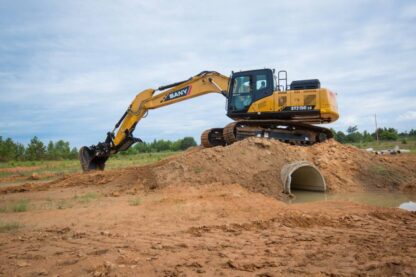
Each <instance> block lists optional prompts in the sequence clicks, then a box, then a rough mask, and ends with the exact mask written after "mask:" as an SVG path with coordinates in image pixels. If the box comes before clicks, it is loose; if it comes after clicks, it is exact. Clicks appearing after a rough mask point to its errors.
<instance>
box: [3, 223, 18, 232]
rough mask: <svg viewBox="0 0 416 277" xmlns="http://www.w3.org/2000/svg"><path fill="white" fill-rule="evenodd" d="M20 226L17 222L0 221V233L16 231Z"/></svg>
mask: <svg viewBox="0 0 416 277" xmlns="http://www.w3.org/2000/svg"><path fill="white" fill-rule="evenodd" d="M20 227H22V225H20V224H19V223H17V222H9V223H5V222H0V233H6V232H11V231H16V230H17V229H19V228H20Z"/></svg>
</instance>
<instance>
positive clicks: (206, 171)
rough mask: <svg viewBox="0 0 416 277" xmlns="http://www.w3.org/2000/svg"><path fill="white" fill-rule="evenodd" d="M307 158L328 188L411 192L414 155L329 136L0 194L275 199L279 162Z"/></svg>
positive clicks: (221, 150)
mask: <svg viewBox="0 0 416 277" xmlns="http://www.w3.org/2000/svg"><path fill="white" fill-rule="evenodd" d="M297 161H307V162H309V163H310V164H313V165H315V166H316V168H318V169H319V170H320V172H321V173H322V176H323V177H324V179H325V181H326V186H327V189H328V190H329V191H330V192H342V191H363V190H364V191H365V190H375V189H385V190H408V191H415V190H416V185H415V184H416V157H415V156H414V155H411V154H409V155H406V154H402V155H398V156H377V155H374V154H372V153H368V152H366V151H363V150H360V149H358V148H356V147H353V146H347V145H343V144H340V143H338V142H336V141H334V140H328V141H326V142H324V143H320V144H316V145H313V146H310V147H303V146H292V145H288V144H285V143H281V142H279V141H275V140H266V139H260V138H249V139H246V140H243V141H240V142H237V143H234V144H232V145H230V146H227V147H214V148H208V149H202V148H193V149H192V150H190V151H186V152H184V153H182V154H180V155H177V156H173V157H171V158H168V159H166V160H163V161H160V162H158V163H156V164H152V165H147V166H141V167H131V168H126V169H121V170H113V171H106V172H94V173H89V174H76V175H71V176H65V177H64V178H62V179H60V180H56V181H53V182H51V183H49V184H47V185H45V184H40V185H36V184H29V185H28V186H26V187H25V186H19V187H18V188H17V187H16V188H13V187H9V188H4V189H3V190H2V191H3V192H11V191H26V190H36V189H44V188H46V187H51V186H52V187H54V186H56V187H67V186H78V185H82V186H88V185H94V186H97V185H99V186H101V185H108V186H106V187H108V190H109V193H122V192H132V193H134V192H135V191H137V190H142V189H145V190H154V189H158V188H163V187H166V186H168V185H175V184H189V185H193V186H194V185H201V184H210V183H222V184H233V183H238V184H240V185H242V186H243V187H245V188H247V189H249V190H250V191H254V192H261V193H263V194H266V195H270V196H273V197H276V198H279V199H281V198H283V197H286V194H283V184H282V181H281V169H282V167H283V166H285V165H287V164H289V163H293V162H297Z"/></svg>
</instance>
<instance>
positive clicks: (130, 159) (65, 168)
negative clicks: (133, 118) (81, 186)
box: [0, 151, 180, 179]
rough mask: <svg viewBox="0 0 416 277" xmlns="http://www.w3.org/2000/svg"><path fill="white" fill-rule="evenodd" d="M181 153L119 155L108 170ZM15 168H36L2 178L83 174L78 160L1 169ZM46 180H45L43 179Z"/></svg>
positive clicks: (21, 163)
mask: <svg viewBox="0 0 416 277" xmlns="http://www.w3.org/2000/svg"><path fill="white" fill-rule="evenodd" d="M178 153H180V152H169V151H168V152H156V153H139V154H135V155H121V154H117V155H114V156H111V158H110V159H109V160H108V161H107V163H106V169H116V168H124V167H128V166H137V165H146V164H151V163H154V162H157V161H160V160H163V159H165V158H167V157H170V156H172V155H175V154H178ZM14 167H35V168H33V169H28V170H24V171H19V172H7V171H3V172H0V178H4V177H8V176H16V175H19V176H26V177H30V176H31V175H32V174H33V173H36V174H38V175H40V176H44V175H47V174H53V175H59V174H65V173H66V174H68V173H74V172H81V166H80V163H79V161H78V160H77V159H75V160H60V161H11V162H0V168H14ZM41 179H45V178H43V177H42V178H41Z"/></svg>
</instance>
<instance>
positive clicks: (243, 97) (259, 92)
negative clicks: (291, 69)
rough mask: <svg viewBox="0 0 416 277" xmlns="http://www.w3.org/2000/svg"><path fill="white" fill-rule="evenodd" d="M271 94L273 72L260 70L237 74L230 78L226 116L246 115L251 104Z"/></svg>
mask: <svg viewBox="0 0 416 277" xmlns="http://www.w3.org/2000/svg"><path fill="white" fill-rule="evenodd" d="M272 94H273V72H272V71H271V70H270V69H260V70H251V71H244V72H238V73H235V74H233V76H232V78H231V85H230V94H229V99H228V114H229V115H232V114H243V113H247V111H248V109H249V108H250V106H251V104H252V103H254V102H255V101H257V100H260V99H262V98H264V97H267V96H270V95H272Z"/></svg>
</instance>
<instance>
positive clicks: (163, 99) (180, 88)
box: [79, 71, 229, 171]
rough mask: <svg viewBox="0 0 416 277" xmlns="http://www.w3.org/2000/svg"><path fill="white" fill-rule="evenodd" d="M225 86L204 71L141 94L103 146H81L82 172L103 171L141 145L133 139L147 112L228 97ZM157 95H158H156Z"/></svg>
mask: <svg viewBox="0 0 416 277" xmlns="http://www.w3.org/2000/svg"><path fill="white" fill-rule="evenodd" d="M228 84H229V78H228V77H226V76H224V75H222V74H220V73H218V72H215V71H203V72H201V73H199V74H198V75H195V76H193V77H191V78H189V79H188V80H185V81H181V82H177V83H174V84H170V85H166V86H161V87H159V88H158V89H146V90H144V91H142V92H140V93H139V94H137V95H136V97H135V98H134V100H133V101H132V103H131V104H130V106H129V108H128V109H127V111H126V112H125V113H124V114H123V116H122V117H121V118H120V120H119V121H118V122H117V124H116V125H115V126H114V129H113V130H112V131H111V132H108V133H107V138H106V139H105V141H104V142H99V143H98V144H96V145H91V146H90V147H87V146H83V147H82V148H81V149H80V152H79V159H80V161H81V167H82V169H83V171H89V170H104V167H105V162H106V161H107V159H108V158H109V157H110V155H113V154H116V153H117V152H119V151H124V150H127V149H128V148H129V147H130V146H131V145H132V144H134V143H136V142H141V139H139V138H134V137H133V131H134V129H135V127H136V125H137V123H138V122H139V121H140V120H141V119H142V118H143V117H145V116H146V115H147V113H148V111H149V110H151V109H156V108H160V107H163V106H167V105H170V104H174V103H177V102H181V101H184V100H188V99H190V98H194V97H198V96H201V95H205V94H208V93H221V94H223V95H224V96H227V94H228ZM156 92H160V93H157V94H156Z"/></svg>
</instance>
